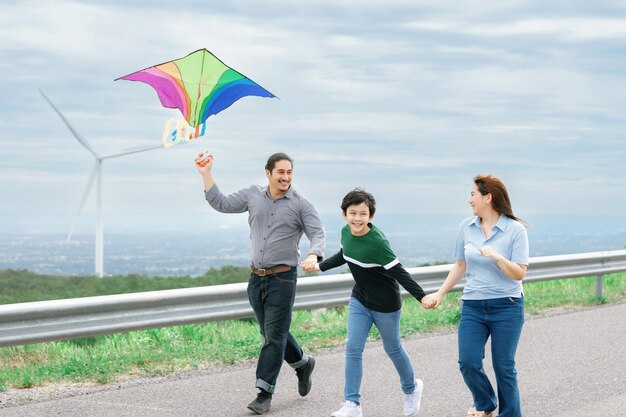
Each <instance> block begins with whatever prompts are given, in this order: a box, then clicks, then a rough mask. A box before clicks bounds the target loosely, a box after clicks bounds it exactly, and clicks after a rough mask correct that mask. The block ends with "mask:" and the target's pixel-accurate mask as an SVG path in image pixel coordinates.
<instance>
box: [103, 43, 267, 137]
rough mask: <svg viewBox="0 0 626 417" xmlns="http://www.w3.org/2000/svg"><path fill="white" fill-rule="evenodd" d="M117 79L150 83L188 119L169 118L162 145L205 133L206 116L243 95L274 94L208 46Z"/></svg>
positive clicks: (265, 95)
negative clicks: (209, 49) (228, 63)
mask: <svg viewBox="0 0 626 417" xmlns="http://www.w3.org/2000/svg"><path fill="white" fill-rule="evenodd" d="M117 80H130V81H141V82H144V83H146V84H149V85H151V86H152V88H154V89H155V90H156V92H157V94H158V95H159V100H161V104H162V105H163V107H168V108H171V109H178V110H180V112H181V113H182V115H183V116H184V118H185V120H184V121H183V120H180V121H179V120H173V119H170V120H168V121H167V124H166V126H165V132H164V133H163V145H164V146H166V147H169V146H173V145H175V144H177V143H181V142H186V141H190V140H192V139H196V138H197V137H198V136H202V135H204V132H205V130H206V125H205V121H206V119H207V118H209V117H210V116H212V115H214V114H217V113H219V112H221V111H222V110H224V109H227V108H228V107H230V105H231V104H233V103H234V102H235V101H237V100H239V99H240V98H242V97H245V96H259V97H270V98H273V97H275V96H274V95H273V94H272V93H270V92H269V91H267V90H266V89H264V88H263V87H261V86H260V85H258V84H257V83H255V82H254V81H252V80H251V79H249V78H247V77H245V76H244V75H242V74H240V73H239V72H237V71H235V70H234V69H232V68H230V67H229V66H227V65H226V64H224V63H223V62H222V61H220V60H219V59H218V58H217V57H216V56H215V55H213V54H212V53H211V52H209V51H208V50H206V49H198V50H197V51H195V52H192V53H190V54H189V55H187V56H185V57H183V58H180V59H175V60H173V61H168V62H164V63H162V64H159V65H155V66H153V67H150V68H146V69H143V70H141V71H137V72H133V73H132V74H129V75H126V76H124V77H120V78H117V79H116V80H115V81H117Z"/></svg>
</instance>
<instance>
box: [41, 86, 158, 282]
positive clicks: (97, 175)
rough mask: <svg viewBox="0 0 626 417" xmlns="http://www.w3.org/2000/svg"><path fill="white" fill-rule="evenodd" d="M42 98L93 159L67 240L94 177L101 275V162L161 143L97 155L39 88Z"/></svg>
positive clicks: (97, 268) (100, 270)
mask: <svg viewBox="0 0 626 417" xmlns="http://www.w3.org/2000/svg"><path fill="white" fill-rule="evenodd" d="M39 92H40V93H41V95H42V96H43V98H44V99H45V100H46V101H47V102H48V104H50V106H51V107H52V108H53V109H54V111H55V112H56V113H57V114H58V115H59V117H60V118H61V120H63V123H65V126H67V128H68V129H69V130H70V132H72V135H73V136H74V137H75V138H76V140H77V141H78V142H79V143H80V144H81V145H83V147H84V148H85V149H87V150H88V151H89V153H91V155H93V157H94V159H95V163H94V167H93V169H92V170H91V174H90V175H89V179H88V180H87V186H86V187H85V191H84V192H83V198H82V200H81V202H80V205H79V207H78V210H77V211H76V214H75V216H74V221H73V223H72V227H71V228H70V232H69V233H68V235H67V242H69V241H70V239H71V238H72V234H73V233H74V228H75V227H76V222H77V221H78V216H80V213H81V211H82V209H83V206H84V205H85V201H86V200H87V197H88V196H89V192H90V191H91V188H92V186H93V182H94V179H95V180H96V244H95V247H96V253H95V275H96V276H99V277H102V276H103V275H104V226H103V221H102V162H103V161H104V160H105V159H111V158H117V157H120V156H124V155H130V154H134V153H138V152H145V151H151V150H153V149H160V148H163V145H152V146H146V147H140V148H132V149H127V150H124V151H120V152H117V153H113V154H109V155H103V156H102V155H99V154H98V153H97V152H96V151H95V150H94V149H93V148H92V147H91V146H90V145H89V143H88V142H87V141H86V140H85V139H84V138H83V137H82V136H81V135H80V134H79V133H78V132H77V131H76V129H74V127H72V125H71V124H70V122H68V121H67V119H66V118H65V116H63V114H62V113H61V111H60V110H59V109H58V108H57V107H56V106H55V105H54V104H52V101H50V99H49V98H48V97H47V96H46V95H45V94H44V93H43V91H41V90H39Z"/></svg>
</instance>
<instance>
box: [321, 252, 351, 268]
mask: <svg viewBox="0 0 626 417" xmlns="http://www.w3.org/2000/svg"><path fill="white" fill-rule="evenodd" d="M345 263H346V260H345V259H344V258H343V249H339V252H337V253H336V254H334V255H333V256H331V257H330V258H326V259H325V260H324V261H323V262H322V263H320V271H322V272H323V271H328V270H329V269H333V268H337V267H338V266H341V265H343V264H345Z"/></svg>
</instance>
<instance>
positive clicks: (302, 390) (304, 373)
mask: <svg viewBox="0 0 626 417" xmlns="http://www.w3.org/2000/svg"><path fill="white" fill-rule="evenodd" d="M313 368H315V358H313V356H309V361H308V362H307V363H305V364H304V365H302V366H301V367H299V368H296V374H297V375H298V393H299V394H300V396H302V397H304V396H306V395H307V394H308V393H309V391H311V385H312V381H311V374H312V373H313Z"/></svg>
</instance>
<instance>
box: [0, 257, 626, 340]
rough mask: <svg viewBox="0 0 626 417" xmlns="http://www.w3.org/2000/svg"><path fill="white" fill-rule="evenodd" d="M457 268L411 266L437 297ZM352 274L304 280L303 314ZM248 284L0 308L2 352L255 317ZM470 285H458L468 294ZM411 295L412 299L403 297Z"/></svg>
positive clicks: (537, 271)
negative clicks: (101, 336) (466, 286)
mask: <svg viewBox="0 0 626 417" xmlns="http://www.w3.org/2000/svg"><path fill="white" fill-rule="evenodd" d="M450 268H451V265H437V266H427V267H419V268H408V269H407V271H408V272H409V273H410V274H411V276H412V277H413V279H415V280H416V281H417V282H419V284H420V285H421V286H422V288H423V289H424V291H426V292H427V293H431V292H434V291H436V290H437V289H439V287H440V286H441V284H442V283H443V281H444V280H445V278H446V276H447V274H448V271H449V270H450ZM622 271H626V250H619V251H610V252H592V253H580V254H571V255H558V256H543V257H535V258H531V260H530V266H529V268H528V273H527V275H526V278H525V279H524V281H525V282H532V281H545V280H551V279H561V278H576V277H583V276H597V281H596V283H597V285H596V294H597V295H601V294H602V293H601V291H602V286H601V283H602V276H603V275H605V274H609V273H613V272H622ZM352 285H353V280H352V276H351V275H350V274H341V275H326V276H316V277H306V278H300V279H299V280H298V287H297V295H296V301H295V304H294V309H295V310H311V309H318V308H326V307H334V306H340V305H345V304H347V303H348V299H349V297H350V293H351V290H352ZM246 287H247V283H238V284H226V285H216V286H209V287H198V288H185V289H176V290H164V291H150V292H142V293H132V294H119V295H107V296H98V297H85V298H74V299H67V300H53V301H37V302H31V303H20V304H5V305H0V347H5V346H17V345H25V344H29V343H39V342H49V341H60V340H67V339H73V338H77V337H87V336H96V335H103V334H110V333H119V332H127V331H131V330H142V329H150V328H156V327H165V326H176V325H182V324H191V323H204V322H209V321H219V320H228V319H239V318H249V317H254V313H253V311H252V308H251V307H250V304H249V303H248V295H247V292H246ZM462 288H463V282H460V283H459V285H457V286H456V287H455V290H461V289H462ZM402 295H403V296H408V294H407V293H406V292H405V291H403V294H402Z"/></svg>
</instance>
